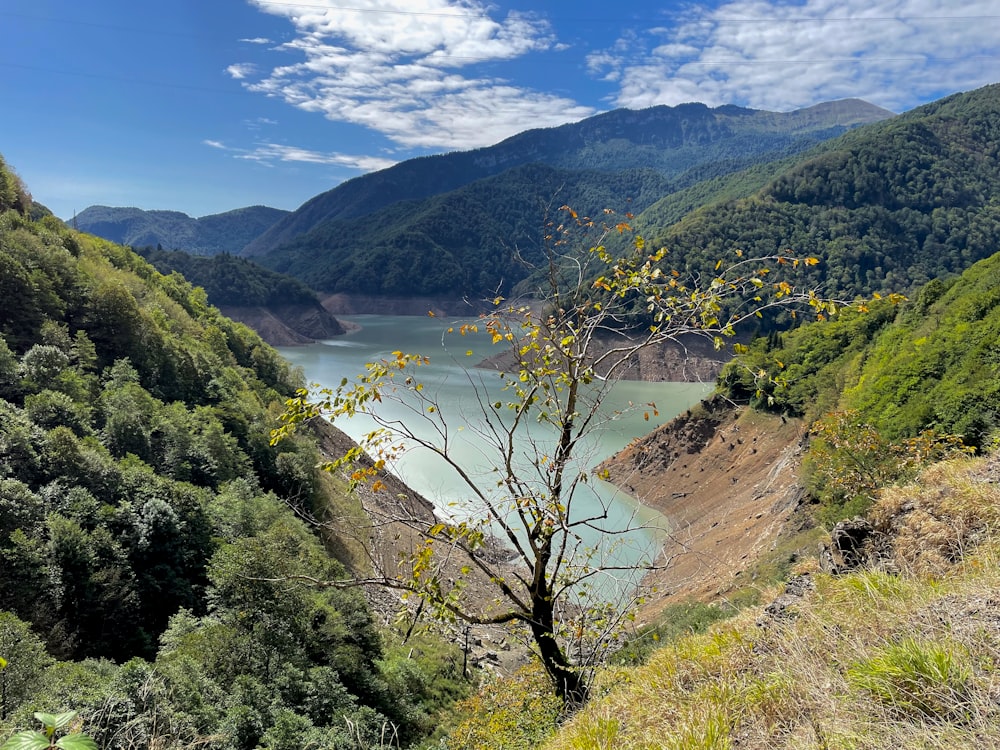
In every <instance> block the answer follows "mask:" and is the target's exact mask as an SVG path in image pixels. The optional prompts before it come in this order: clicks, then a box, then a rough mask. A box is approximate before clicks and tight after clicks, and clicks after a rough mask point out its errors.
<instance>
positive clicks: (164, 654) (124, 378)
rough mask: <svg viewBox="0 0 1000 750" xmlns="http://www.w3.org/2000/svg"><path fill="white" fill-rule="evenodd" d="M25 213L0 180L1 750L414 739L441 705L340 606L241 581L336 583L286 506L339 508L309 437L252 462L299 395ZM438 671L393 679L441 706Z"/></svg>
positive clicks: (127, 263)
mask: <svg viewBox="0 0 1000 750" xmlns="http://www.w3.org/2000/svg"><path fill="white" fill-rule="evenodd" d="M4 186H7V187H4ZM10 186H14V187H13V188H10V189H8V188H9V187H10ZM26 196H27V194H26V192H25V191H24V190H23V188H21V186H20V182H19V181H18V180H16V178H14V177H13V176H12V175H11V173H9V172H8V171H6V170H4V169H0V285H2V287H0V293H2V294H3V297H4V304H3V305H2V307H0V592H2V596H0V657H2V659H3V660H5V662H6V668H4V669H0V680H2V685H3V690H2V691H0V736H3V737H6V736H7V735H8V734H9V732H10V730H12V729H14V728H18V729H26V728H29V727H31V726H32V725H34V724H35V722H34V720H33V719H32V718H31V715H32V712H34V711H40V710H41V711H52V710H56V711H63V710H66V709H67V708H71V709H75V710H78V711H79V712H80V716H81V718H82V720H83V722H84V726H85V728H86V730H87V732H88V733H89V734H90V735H92V736H93V737H94V738H95V739H96V740H97V741H98V743H99V745H100V747H102V748H132V747H163V748H168V747H170V748H173V747H190V746H192V744H198V745H203V746H206V747H213V748H220V749H221V748H227V749H229V748H233V749H235V748H246V749H247V750H249V749H250V748H257V747H267V748H285V747H288V748H291V747H302V746H304V745H306V744H308V743H309V742H312V743H315V744H317V745H318V746H323V747H334V746H336V747H367V746H368V745H369V743H370V741H371V740H372V739H373V738H375V737H377V736H378V735H379V733H380V732H382V731H383V729H384V728H385V727H389V728H391V729H392V731H393V733H395V734H396V736H398V739H399V741H400V744H401V745H402V746H406V745H408V744H410V743H411V742H414V741H416V740H418V739H420V738H421V737H422V736H424V735H426V734H429V733H430V732H431V731H433V730H434V729H435V725H436V723H437V722H436V719H434V718H433V716H432V713H433V711H436V710H437V709H439V708H440V707H441V704H440V702H438V703H434V702H433V701H431V700H430V699H427V700H424V699H423V698H421V697H419V692H413V693H411V692H409V691H408V689H407V686H406V685H405V684H403V683H401V682H400V681H399V680H398V679H397V678H396V674H397V672H398V670H399V668H400V667H399V664H398V658H399V657H398V656H395V655H393V652H391V651H389V650H387V648H386V645H387V644H388V643H389V641H385V642H384V640H383V636H382V634H381V633H380V632H379V630H378V629H377V628H376V627H375V623H374V621H373V618H372V616H371V613H370V612H369V610H368V607H367V604H366V602H365V600H364V598H363V597H362V596H361V595H360V593H345V592H337V591H311V590H308V589H305V588H303V587H301V586H296V585H292V584H286V585H280V584H268V583H265V582H263V581H259V580H254V579H255V578H263V577H274V576H281V575H284V574H289V575H292V574H302V575H311V576H315V577H323V576H334V575H337V574H339V573H340V572H341V571H342V567H341V565H340V563H338V562H337V561H335V560H334V559H332V558H331V557H330V555H329V554H328V553H327V551H326V549H325V548H324V545H323V543H322V541H321V540H320V539H319V538H317V537H316V536H315V535H314V534H313V532H312V531H310V530H309V529H307V528H306V527H305V525H304V524H303V523H302V522H301V521H300V520H299V518H298V517H297V516H296V515H295V513H294V512H293V511H292V510H291V508H290V505H291V504H293V503H294V504H295V507H296V508H297V509H298V510H299V511H300V512H303V511H305V512H310V513H312V512H320V509H322V508H323V507H324V505H325V504H326V503H328V502H333V501H334V500H337V497H334V496H333V494H331V493H333V492H340V493H343V492H344V488H343V487H342V486H338V485H336V484H335V483H331V482H330V481H324V482H320V481H318V480H316V479H315V477H316V471H315V469H314V467H315V465H316V463H317V462H318V461H319V454H318V451H317V447H316V443H315V439H314V438H312V437H310V436H309V435H306V434H303V435H301V436H298V437H296V439H294V440H292V441H289V442H288V443H286V444H284V445H282V446H281V447H280V449H278V448H272V447H271V446H270V445H269V444H268V433H269V431H270V429H271V428H272V427H273V426H274V424H275V422H274V415H275V413H276V412H277V411H278V410H280V405H281V403H282V402H283V401H284V399H285V398H287V397H288V396H289V395H290V394H291V393H292V392H293V391H294V389H295V388H296V387H297V386H299V385H301V380H300V376H299V375H297V374H296V373H295V372H293V371H291V370H290V368H289V366H288V365H287V364H286V363H285V362H284V361H283V360H282V359H281V358H280V357H279V356H278V354H277V353H276V352H275V351H274V350H273V349H271V348H270V347H268V346H267V345H265V344H264V343H263V342H262V341H261V340H260V338H259V337H257V335H256V334H254V333H253V332H252V331H250V330H249V329H248V328H246V327H244V326H242V325H240V324H237V323H234V322H232V321H230V320H228V319H227V318H224V317H223V316H222V315H220V314H219V312H218V310H217V309H215V308H214V307H211V306H210V305H209V304H208V303H207V298H206V294H205V291H204V290H203V289H200V288H197V287H193V286H192V285H191V284H190V283H189V282H187V281H186V280H185V279H184V278H183V277H182V276H180V275H179V274H176V273H171V274H170V275H163V274H161V273H159V272H157V271H156V269H155V268H154V267H153V266H151V265H149V264H148V263H147V262H145V261H144V260H142V259H141V258H140V257H138V256H137V255H135V254H133V253H132V252H131V251H130V250H128V249H126V248H124V247H121V246H118V245H114V244H112V243H110V242H107V241H104V240H99V239H97V238H94V237H89V236H85V235H81V234H78V233H76V232H74V231H72V230H70V229H69V228H67V227H66V226H64V225H63V224H62V223H61V222H59V221H58V220H56V219H55V218H54V217H51V216H47V217H45V218H42V219H41V220H38V221H35V220H32V219H31V216H30V214H29V213H28V205H27V201H29V200H30V199H28V198H27V197H26ZM218 265H219V267H220V268H223V269H225V268H230V267H231V268H232V269H235V271H236V272H240V273H242V272H243V269H244V267H245V266H246V264H245V263H243V262H242V261H236V260H235V259H225V258H224V259H223V260H221V261H220V262H219V264H218ZM294 288H296V289H297V288H299V287H298V286H297V285H296V286H295V287H294ZM279 291H280V290H279ZM338 497H339V496H338ZM437 648H438V649H439V652H438V655H437V656H435V659H436V660H432V661H430V662H428V661H426V660H424V659H422V658H415V659H413V660H411V661H410V666H409V667H407V668H408V669H411V670H412V673H413V674H414V675H416V676H418V677H419V678H420V679H421V680H424V681H425V682H427V683H429V684H445V685H448V686H450V687H449V688H448V689H449V690H451V691H452V693H453V694H455V695H461V694H462V693H463V692H464V690H466V689H467V688H466V685H465V683H464V681H462V680H461V679H460V678H461V675H460V674H459V673H458V672H457V671H455V665H456V664H457V663H459V661H458V659H457V657H456V656H455V655H454V652H453V651H451V650H449V649H448V648H446V647H444V646H441V645H438V646H437ZM441 654H444V655H445V656H441ZM57 660H58V661H57ZM2 664H3V662H0V666H2ZM415 696H418V697H415Z"/></svg>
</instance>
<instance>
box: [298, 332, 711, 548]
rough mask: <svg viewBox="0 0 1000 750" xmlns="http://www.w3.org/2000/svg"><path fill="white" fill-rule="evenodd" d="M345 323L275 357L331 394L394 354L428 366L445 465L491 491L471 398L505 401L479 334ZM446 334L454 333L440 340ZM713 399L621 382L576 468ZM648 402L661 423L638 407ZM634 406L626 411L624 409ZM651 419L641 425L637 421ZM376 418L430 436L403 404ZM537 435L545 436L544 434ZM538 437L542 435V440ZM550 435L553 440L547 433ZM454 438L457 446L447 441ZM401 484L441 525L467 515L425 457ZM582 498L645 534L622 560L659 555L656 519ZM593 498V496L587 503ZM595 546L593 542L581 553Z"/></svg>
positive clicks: (349, 425)
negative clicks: (424, 360) (347, 329)
mask: <svg viewBox="0 0 1000 750" xmlns="http://www.w3.org/2000/svg"><path fill="white" fill-rule="evenodd" d="M343 320H345V321H347V322H349V323H353V324H355V325H358V326H360V329H359V330H357V331H354V332H352V333H350V334H348V335H346V336H341V337H339V338H336V339H331V340H329V341H324V342H321V343H316V344H311V345H308V346H298V347H282V348H280V349H279V351H280V352H281V354H282V355H283V356H284V357H285V358H286V359H287V360H288V361H289V362H291V363H292V364H293V365H297V366H299V367H301V368H302V370H303V371H304V373H305V376H306V379H307V381H308V382H309V383H318V384H320V385H321V386H325V387H335V386H337V385H338V384H339V383H340V382H341V379H342V378H345V377H346V378H348V379H349V380H353V379H354V378H355V377H356V376H357V375H358V374H360V373H363V372H364V371H365V364H366V363H367V362H371V361H375V360H378V359H383V358H385V359H391V358H392V356H393V355H392V353H393V352H394V351H397V350H400V351H404V352H407V353H415V354H416V353H419V354H424V355H427V356H428V357H430V365H429V366H425V367H421V368H420V369H419V375H420V377H421V381H422V382H423V383H424V384H425V391H424V392H425V393H428V394H432V395H433V396H434V397H435V399H436V400H437V401H438V403H440V404H441V406H442V415H443V416H444V418H445V422H446V424H447V425H448V431H449V435H451V436H452V442H451V443H450V445H451V449H450V455H451V456H453V457H454V458H455V459H456V460H457V462H458V463H460V464H461V465H462V467H463V468H464V469H465V470H466V471H468V472H469V473H470V474H471V475H472V476H474V477H476V478H477V479H479V480H482V483H483V484H486V485H488V486H492V485H494V484H495V481H494V480H493V479H491V478H490V472H491V468H492V465H491V463H490V456H491V453H490V451H489V445H488V443H487V442H486V440H485V439H483V437H482V435H481V430H480V428H481V427H482V426H483V423H484V420H483V417H482V412H481V410H480V408H479V402H478V400H477V399H476V398H475V395H476V391H477V390H479V391H481V392H482V391H483V390H485V391H486V392H487V393H488V394H489V395H490V399H489V400H490V401H492V400H494V399H503V398H504V396H503V394H502V392H501V390H500V388H501V382H500V378H499V375H498V374H497V373H496V372H495V371H492V370H486V369H473V366H474V365H475V364H476V363H477V362H479V361H481V360H482V359H483V358H484V357H486V356H488V355H489V354H492V353H495V352H496V351H498V349H497V348H495V347H493V346H492V345H491V343H490V340H489V337H488V336H486V335H483V334H478V335H477V334H472V335H469V336H460V335H459V334H458V333H457V325H458V324H457V323H456V321H454V320H450V319H449V320H445V319H442V318H430V317H418V316H392V315H359V316H344V317H343ZM449 326H453V327H455V328H456V332H455V333H453V334H446V329H447V328H448V327H449ZM711 389H712V385H711V384H704V383H643V382H635V381H620V382H618V383H615V384H614V386H613V388H612V390H611V392H610V394H609V395H608V396H607V397H606V398H605V400H604V402H603V406H602V415H603V416H604V418H605V419H604V421H603V423H602V425H601V427H600V428H599V429H598V430H596V431H595V432H594V433H593V434H592V437H591V440H590V442H588V443H587V444H586V445H585V446H584V447H583V450H582V451H581V452H580V454H579V455H580V457H581V460H582V462H583V463H582V465H583V466H586V467H592V466H595V465H596V464H598V463H599V462H600V461H602V460H603V459H604V458H607V457H608V456H610V455H612V454H614V453H616V452H617V451H618V450H620V449H621V448H623V447H624V446H625V445H627V444H628V443H629V442H630V441H631V440H632V439H634V438H636V437H639V436H641V435H645V434H646V433H648V432H650V431H651V430H653V429H654V428H655V427H656V426H657V425H659V424H662V423H664V422H667V421H669V420H670V419H672V418H673V417H674V416H676V415H677V414H679V413H681V412H683V411H684V410H686V409H688V408H690V407H691V406H692V405H694V404H695V403H697V402H698V401H699V400H700V399H701V398H703V397H704V396H706V395H707V394H708V393H709V391H710V390H711ZM649 402H655V404H656V407H657V409H658V411H659V416H656V417H654V416H653V414H652V410H651V409H650V408H649V407H646V406H645V405H646V404H647V403H649ZM630 403H631V404H634V405H635V406H634V407H630V406H629V405H630ZM647 413H648V416H649V420H648V421H647V420H646V419H645V418H644V414H647ZM379 415H380V416H381V417H384V418H391V419H401V420H404V421H405V422H406V424H407V426H408V427H409V428H410V429H413V430H417V431H419V434H420V435H421V436H430V435H431V434H432V433H431V430H432V428H433V426H432V424H431V423H429V422H428V421H427V420H426V418H425V417H422V416H420V415H419V414H418V413H416V412H415V411H414V410H413V409H412V408H409V407H408V406H407V405H405V404H400V403H396V402H394V401H391V400H385V401H383V403H382V404H380V405H379ZM336 425H337V427H339V428H340V429H341V430H343V431H344V432H346V433H347V434H348V435H350V436H351V437H352V438H354V439H355V440H358V439H360V438H361V437H362V436H363V435H364V434H366V433H367V432H368V431H369V430H371V429H372V423H371V421H370V420H368V419H366V418H358V417H355V418H352V419H349V420H343V421H338V422H337V423H336ZM543 427H544V426H543ZM541 429H542V427H534V428H533V430H532V432H531V433H530V435H526V436H525V446H526V448H525V451H524V456H523V457H522V460H523V461H525V462H526V465H528V463H527V462H530V461H531V457H532V456H533V455H534V454H533V452H532V451H531V449H530V448H529V447H528V442H529V440H528V438H529V437H530V438H531V439H532V440H535V439H537V440H540V441H542V442H544V440H545V439H546V436H545V435H544V434H540V433H539V430H541ZM543 432H544V431H543ZM553 434H554V432H553ZM456 437H458V439H455V438H456ZM392 470H393V471H394V473H396V474H397V475H398V476H399V477H400V478H401V479H402V480H403V481H404V482H406V483H407V484H408V485H409V486H410V487H412V488H413V489H414V490H416V491H418V492H420V493H421V494H422V495H423V496H424V497H426V498H427V499H428V500H430V501H431V502H433V503H434V505H435V507H436V508H438V510H439V512H440V513H441V514H442V515H443V516H451V517H459V518H460V517H462V516H467V515H471V514H474V512H475V508H474V507H471V506H470V503H469V496H470V493H469V490H468V489H467V488H466V487H465V486H464V485H463V484H462V482H461V480H460V479H459V477H458V476H457V475H456V474H455V472H454V471H453V470H451V469H450V468H449V467H448V466H446V465H445V464H444V463H443V461H441V459H440V458H439V457H437V456H434V455H433V454H430V453H429V452H427V451H425V450H423V449H414V450H410V451H407V453H406V454H405V455H404V456H403V457H402V459H401V460H400V461H399V462H398V463H397V465H396V466H394V467H392ZM585 490H586V494H583V495H581V496H579V497H578V498H577V499H576V500H574V507H575V508H576V509H577V510H580V511H583V512H591V511H592V510H593V509H595V508H597V507H599V506H598V503H604V504H608V505H610V507H611V508H612V514H611V517H610V518H609V519H608V521H606V522H605V523H606V525H607V528H609V529H612V530H619V529H622V528H625V527H626V526H627V525H628V524H629V523H630V522H632V523H633V524H634V520H633V518H634V517H637V518H638V519H639V520H640V521H641V522H642V523H643V525H644V526H646V527H648V528H645V529H643V530H641V531H638V532H636V533H633V534H631V535H630V538H629V540H628V543H627V544H626V545H625V546H626V547H627V548H628V549H629V550H630V551H628V552H624V553H622V552H619V555H622V554H624V557H625V558H626V559H628V560H632V561H634V560H637V559H639V558H640V557H642V556H645V555H648V554H649V553H650V550H651V549H653V548H656V547H658V546H659V544H660V541H661V539H662V535H663V533H665V528H666V522H665V519H664V518H663V517H662V516H661V515H660V514H659V513H656V512H655V511H652V510H651V509H649V508H646V507H644V506H640V505H638V504H637V503H636V502H635V501H634V500H633V499H632V498H631V497H630V496H629V495H627V494H625V493H624V492H621V491H619V490H617V489H616V488H615V487H613V486H612V485H610V484H607V483H605V482H601V481H599V480H595V481H594V482H592V483H591V484H590V486H589V487H588V488H585ZM590 493H594V494H590ZM600 542H601V535H600V534H599V532H596V531H595V532H594V538H593V539H591V540H588V543H592V544H595V545H596V544H598V543H600Z"/></svg>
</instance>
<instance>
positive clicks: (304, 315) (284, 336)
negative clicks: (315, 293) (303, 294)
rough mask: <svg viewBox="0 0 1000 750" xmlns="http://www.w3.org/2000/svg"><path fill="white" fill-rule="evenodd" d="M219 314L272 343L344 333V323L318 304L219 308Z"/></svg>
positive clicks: (289, 343)
mask: <svg viewBox="0 0 1000 750" xmlns="http://www.w3.org/2000/svg"><path fill="white" fill-rule="evenodd" d="M219 310H220V311H221V312H222V314H223V315H225V316H227V317H229V318H232V319H233V320H236V321H239V322H240V323H243V324H245V325H247V326H249V327H250V328H252V329H254V330H255V331H256V332H257V333H258V335H259V336H260V337H261V338H262V339H264V341H266V342H267V343H269V344H271V345H272V346H294V345H296V344H311V343H312V342H314V341H321V340H323V339H330V338H333V337H334V336H340V335H342V334H344V333H345V329H344V326H343V325H342V324H341V323H340V321H339V320H337V319H336V318H335V317H333V315H331V314H330V313H329V312H327V311H326V310H325V309H324V308H323V307H321V306H320V305H282V306H280V307H236V306H231V305H225V306H222V307H220V308H219Z"/></svg>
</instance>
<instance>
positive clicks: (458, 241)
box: [243, 100, 891, 296]
mask: <svg viewBox="0 0 1000 750" xmlns="http://www.w3.org/2000/svg"><path fill="white" fill-rule="evenodd" d="M890 114H891V113H889V112H887V111H885V110H882V109H880V108H877V107H873V106H872V105H869V104H867V103H865V102H861V101H858V100H846V101H843V102H834V103H830V104H824V105H818V106H816V107H811V108H809V109H806V110H800V111H797V112H791V113H773V112H763V111H759V110H749V109H742V108H739V107H733V106H726V107H719V108H716V109H710V108H708V107H706V106H705V105H702V104H686V105H681V106H678V107H665V106H661V107H653V108H651V109H647V110H641V111H632V110H615V111H613V112H608V113H605V114H602V115H598V116H596V117H593V118H589V119H587V120H584V121H582V122H579V123H574V124H570V125H563V126H561V127H558V128H548V129H540V130H530V131H526V132H524V133H521V134H519V135H516V136H513V137H512V138H509V139H507V140H505V141H503V142H501V143H499V144H497V145H496V146H492V147H489V148H483V149H477V150H474V151H467V152H459V153H452V154H445V155H441V156H433V157H424V158H420V159H413V160H409V161H406V162H403V163H401V164H398V165H396V166H394V167H391V168H389V169H385V170H382V171H380V172H376V173H373V174H369V175H365V176H362V177H358V178H356V179H354V180H350V181H349V182H346V183H344V184H342V185H340V186H338V187H337V188H335V189H333V190H331V191H329V192H327V193H323V194H322V195H319V196H317V197H315V198H313V199H312V200H310V201H308V202H306V203H305V204H304V205H303V206H302V207H301V208H299V209H298V210H297V211H295V212H293V213H292V214H290V215H289V216H287V217H285V218H284V219H282V220H281V221H279V222H277V223H276V224H275V225H274V226H273V227H272V228H271V229H269V230H268V231H267V232H265V233H263V234H262V235H261V236H260V237H258V238H257V239H256V240H254V241H253V242H251V243H250V244H249V245H248V246H247V248H246V249H245V250H244V252H243V254H244V255H248V256H253V257H257V258H259V260H260V261H261V262H262V263H263V264H264V265H267V266H268V267H271V268H274V269H276V270H280V271H283V272H287V273H291V274H293V275H295V276H297V277H299V278H301V279H303V280H304V281H307V282H308V283H309V284H310V285H312V286H313V287H314V288H318V289H322V290H323V291H328V292H338V291H362V292H368V293H372V294H400V293H409V294H413V295H426V294H439V293H450V294H453V295H456V296H462V295H463V294H468V295H470V296H471V295H479V294H483V293H486V292H487V291H493V290H495V289H496V288H497V285H498V284H501V285H502V286H504V287H508V288H509V286H510V285H512V284H513V283H515V282H516V281H517V280H518V279H519V278H521V277H523V276H524V275H526V273H527V272H526V269H525V268H524V267H522V266H520V265H518V264H517V263H514V262H512V256H513V249H514V248H515V247H516V248H518V250H519V251H520V252H521V253H525V252H526V253H528V255H532V254H534V255H537V253H538V247H539V244H540V243H539V239H540V238H539V234H540V228H541V226H542V225H543V223H544V220H545V216H546V214H547V213H549V214H550V213H552V210H553V209H554V208H557V207H558V206H559V205H561V204H563V203H568V204H570V205H572V206H573V207H574V208H575V209H577V210H579V211H581V212H596V211H600V210H601V209H603V208H606V207H618V208H621V209H622V210H630V211H632V212H638V211H641V210H642V209H644V208H646V207H647V206H648V205H650V204H651V203H652V202H653V201H656V200H658V199H659V198H661V197H662V196H663V195H665V194H667V193H671V192H674V191H676V190H678V189H681V188H683V187H686V186H688V185H690V184H693V183H695V182H698V181H701V180H704V179H706V178H708V177H712V176H715V175H720V174H727V173H729V172H733V171H736V170H739V169H743V168H745V167H747V166H749V165H753V164H757V163H761V162H768V161H773V160H775V159H778V158H781V157H784V156H788V155H790V154H794V153H799V152H801V151H803V150H805V149H807V148H809V147H811V146H813V145H815V144H816V143H817V142H819V141H822V140H824V139H826V138H829V137H832V136H834V135H838V134H840V133H843V132H845V131H846V130H848V129H849V128H851V127H854V126H856V125H858V124H861V123H865V122H873V121H877V120H880V119H884V118H885V117H888V116H890ZM383 268H386V269H388V271H389V273H388V277H387V278H386V277H385V275H384V274H383V273H382V269H383Z"/></svg>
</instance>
